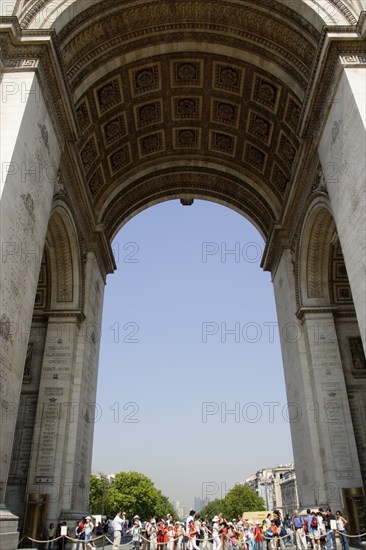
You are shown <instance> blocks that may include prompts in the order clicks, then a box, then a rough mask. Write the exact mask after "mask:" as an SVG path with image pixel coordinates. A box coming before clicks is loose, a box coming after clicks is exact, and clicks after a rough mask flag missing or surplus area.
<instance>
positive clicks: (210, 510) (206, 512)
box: [200, 498, 225, 521]
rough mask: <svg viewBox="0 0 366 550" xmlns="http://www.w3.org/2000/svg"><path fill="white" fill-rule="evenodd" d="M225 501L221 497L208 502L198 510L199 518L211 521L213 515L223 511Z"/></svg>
mask: <svg viewBox="0 0 366 550" xmlns="http://www.w3.org/2000/svg"><path fill="white" fill-rule="evenodd" d="M224 507H225V502H224V499H222V498H217V499H215V500H212V501H211V502H208V503H207V504H206V506H204V507H203V508H202V510H201V511H200V516H201V518H205V519H207V520H208V521H211V520H212V518H213V517H214V516H217V514H220V512H221V513H224Z"/></svg>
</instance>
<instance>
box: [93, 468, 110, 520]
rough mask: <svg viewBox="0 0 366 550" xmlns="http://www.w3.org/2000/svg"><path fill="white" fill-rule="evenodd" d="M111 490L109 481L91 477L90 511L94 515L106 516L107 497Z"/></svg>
mask: <svg viewBox="0 0 366 550" xmlns="http://www.w3.org/2000/svg"><path fill="white" fill-rule="evenodd" d="M108 490H109V482H108V480H107V479H103V478H99V477H97V476H94V475H92V476H90V489H89V511H90V512H91V513H92V514H102V515H104V514H105V506H106V495H107V492H108Z"/></svg>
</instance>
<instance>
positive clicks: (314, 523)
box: [310, 514, 318, 529]
mask: <svg viewBox="0 0 366 550" xmlns="http://www.w3.org/2000/svg"><path fill="white" fill-rule="evenodd" d="M310 526H311V527H312V528H313V529H316V528H317V527H318V518H317V517H316V515H315V514H313V517H312V518H311V523H310Z"/></svg>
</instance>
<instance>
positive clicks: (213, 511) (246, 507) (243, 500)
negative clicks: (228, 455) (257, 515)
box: [200, 483, 265, 520]
mask: <svg viewBox="0 0 366 550" xmlns="http://www.w3.org/2000/svg"><path fill="white" fill-rule="evenodd" d="M261 510H265V504H264V500H263V498H262V497H259V496H258V495H257V493H256V492H255V491H253V489H252V488H251V487H250V486H249V485H241V484H239V483H238V484H236V485H235V486H234V487H233V488H232V489H231V490H230V491H229V492H228V493H227V495H226V496H225V498H223V499H216V500H213V501H212V502H209V503H208V504H206V506H205V507H204V508H202V510H201V512H200V514H201V517H204V518H207V519H208V520H212V518H213V517H214V516H216V515H217V514H219V513H222V514H223V516H224V517H225V518H227V519H230V520H231V519H234V518H238V516H242V515H243V513H244V512H257V511H261Z"/></svg>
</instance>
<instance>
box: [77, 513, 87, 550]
mask: <svg viewBox="0 0 366 550" xmlns="http://www.w3.org/2000/svg"><path fill="white" fill-rule="evenodd" d="M85 525H86V519H85V517H83V518H82V519H81V520H80V521H78V522H77V525H76V528H75V536H76V538H77V539H78V541H77V543H76V549H75V550H80V549H82V548H84V540H85Z"/></svg>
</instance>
